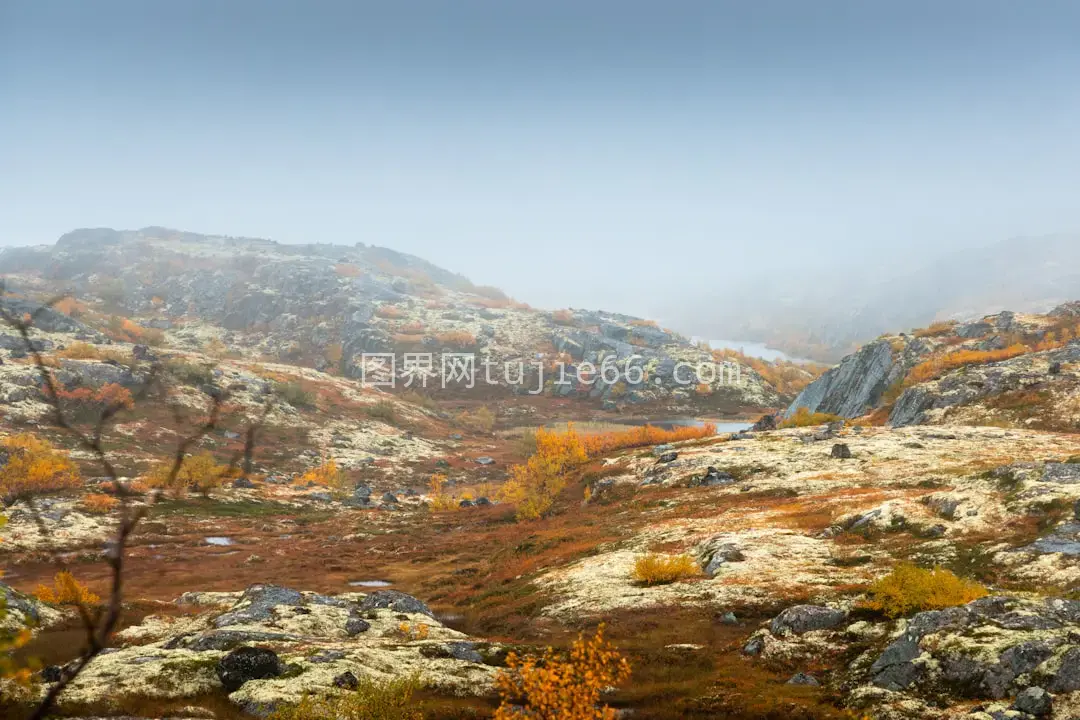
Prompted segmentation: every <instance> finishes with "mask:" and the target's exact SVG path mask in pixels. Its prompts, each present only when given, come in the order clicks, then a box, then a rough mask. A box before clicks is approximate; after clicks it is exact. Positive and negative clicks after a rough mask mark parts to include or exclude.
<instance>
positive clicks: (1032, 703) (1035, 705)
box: [1013, 687, 1054, 718]
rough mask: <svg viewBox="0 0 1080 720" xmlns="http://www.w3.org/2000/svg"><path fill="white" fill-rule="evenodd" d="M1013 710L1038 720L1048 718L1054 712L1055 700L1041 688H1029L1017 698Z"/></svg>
mask: <svg viewBox="0 0 1080 720" xmlns="http://www.w3.org/2000/svg"><path fill="white" fill-rule="evenodd" d="M1013 709H1014V710H1019V711H1020V712H1022V713H1027V714H1028V715H1034V716H1035V717H1037V718H1040V717H1047V716H1048V715H1050V713H1052V712H1053V710H1054V699H1053V698H1052V697H1050V693H1048V692H1046V691H1045V690H1043V689H1042V688H1041V687H1029V688H1026V689H1025V690H1023V691H1022V692H1021V693H1020V694H1019V695H1017V696H1016V701H1015V702H1014V703H1013Z"/></svg>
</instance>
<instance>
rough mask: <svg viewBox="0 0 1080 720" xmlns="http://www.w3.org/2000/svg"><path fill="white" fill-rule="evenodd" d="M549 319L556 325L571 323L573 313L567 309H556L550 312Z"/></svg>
mask: <svg viewBox="0 0 1080 720" xmlns="http://www.w3.org/2000/svg"><path fill="white" fill-rule="evenodd" d="M551 321H552V322H553V323H555V324H556V325H573V324H574V313H572V312H570V311H569V310H556V311H555V312H553V313H551Z"/></svg>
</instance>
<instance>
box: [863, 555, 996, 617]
mask: <svg viewBox="0 0 1080 720" xmlns="http://www.w3.org/2000/svg"><path fill="white" fill-rule="evenodd" d="M986 594H987V590H986V588H984V587H983V586H982V585H980V584H978V583H976V582H973V581H971V580H965V579H963V578H959V577H957V576H956V575H955V574H953V573H952V572H950V571H948V570H945V569H943V568H934V569H933V570H924V569H923V568H920V567H916V566H915V565H912V564H910V563H904V564H901V565H897V566H896V568H894V569H893V571H892V572H891V573H889V574H888V575H886V576H884V577H882V578H879V579H878V580H877V581H875V582H874V583H873V584H872V585H871V586H870V589H869V599H868V600H867V601H866V606H867V607H868V608H870V609H871V610H877V611H879V612H882V613H884V614H886V615H888V616H889V617H894V618H895V617H904V616H906V615H911V614H913V613H917V612H922V611H924V610H941V609H943V608H948V607H954V606H956V605H964V604H966V603H969V602H971V601H972V600H978V599H979V598H981V597H985V596H986Z"/></svg>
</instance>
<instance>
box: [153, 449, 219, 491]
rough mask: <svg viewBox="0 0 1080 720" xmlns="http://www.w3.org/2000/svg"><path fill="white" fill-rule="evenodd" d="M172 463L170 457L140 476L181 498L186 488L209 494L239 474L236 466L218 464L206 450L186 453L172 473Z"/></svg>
mask: <svg viewBox="0 0 1080 720" xmlns="http://www.w3.org/2000/svg"><path fill="white" fill-rule="evenodd" d="M174 464H175V462H174V461H173V460H166V461H163V462H161V463H158V464H157V465H155V466H154V467H153V469H151V470H150V472H148V473H147V474H146V475H145V476H144V477H143V481H144V482H145V483H146V484H147V485H149V486H150V487H153V488H160V489H162V490H165V491H167V492H168V493H169V494H171V495H172V496H173V497H176V498H181V497H183V496H184V495H185V494H186V493H187V492H188V491H195V492H198V493H199V494H201V495H202V496H203V497H208V496H209V495H210V491H211V490H213V489H215V488H219V487H221V486H222V485H224V484H225V482H226V481H228V480H231V479H233V478H235V477H236V476H237V475H238V470H237V468H235V467H231V466H229V465H219V464H218V462H217V460H215V459H214V456H213V455H212V454H210V453H209V452H201V453H199V454H198V455H188V456H186V457H185V458H184V459H183V460H182V461H181V462H180V468H179V469H178V470H177V472H176V474H175V475H172V469H173V466H174Z"/></svg>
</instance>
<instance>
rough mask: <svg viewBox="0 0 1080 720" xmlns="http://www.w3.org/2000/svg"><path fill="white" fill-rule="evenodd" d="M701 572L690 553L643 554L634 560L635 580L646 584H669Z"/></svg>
mask: <svg viewBox="0 0 1080 720" xmlns="http://www.w3.org/2000/svg"><path fill="white" fill-rule="evenodd" d="M699 573H700V569H699V568H698V564H697V563H696V562H695V561H694V559H693V558H692V557H690V556H689V555H656V554H654V553H649V554H648V555H642V556H641V557H639V558H638V559H637V560H636V561H635V562H634V575H633V577H634V580H636V581H638V582H640V583H645V584H646V585H667V584H668V583H673V582H676V581H678V580H685V579H686V578H690V577H694V576H695V575H698V574H699Z"/></svg>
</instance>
